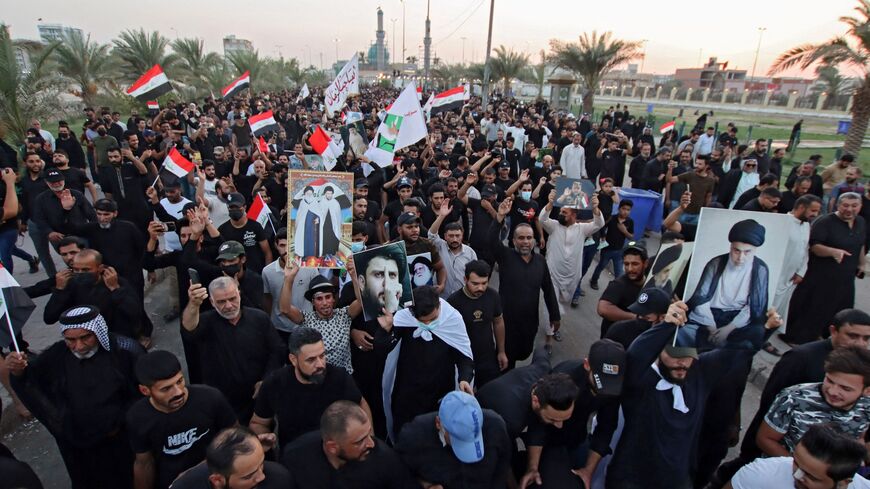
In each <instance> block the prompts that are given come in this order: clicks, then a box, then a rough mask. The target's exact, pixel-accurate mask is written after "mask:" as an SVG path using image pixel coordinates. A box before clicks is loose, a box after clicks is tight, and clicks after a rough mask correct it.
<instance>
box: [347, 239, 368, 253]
mask: <svg viewBox="0 0 870 489" xmlns="http://www.w3.org/2000/svg"><path fill="white" fill-rule="evenodd" d="M364 249H366V244H365V243H363V242H362V241H354V242H352V243H351V244H350V252H351V253H359V252H360V251H362V250H364Z"/></svg>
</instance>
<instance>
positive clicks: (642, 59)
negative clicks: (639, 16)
mask: <svg viewBox="0 0 870 489" xmlns="http://www.w3.org/2000/svg"><path fill="white" fill-rule="evenodd" d="M648 42H649V39H641V41H640V43H641V44H642V45H643V52H642V53H641V54H640V72H641V73H643V63H644V61H646V43H648Z"/></svg>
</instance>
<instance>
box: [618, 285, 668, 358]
mask: <svg viewBox="0 0 870 489" xmlns="http://www.w3.org/2000/svg"><path fill="white" fill-rule="evenodd" d="M670 305H671V294H670V293H669V292H668V291H666V290H664V289H661V288H657V287H647V288H645V289H643V290H641V291H640V295H638V296H637V300H636V301H634V304H632V305H630V306H628V310H629V311H630V312H632V313H634V314H637V317H636V318H635V319H623V320H622V321H617V322H615V323H613V324H611V325H610V327H609V328H607V334H606V335H605V336H604V337H605V338H607V339H609V340H613V341H615V342H617V343H619V344H620V345H622V347H623V348H625V349H626V350H627V349H628V347H629V346H631V343H632V342H633V341H634V340H635V339H637V337H638V336H640V335H641V333H643V332H644V331H646V330H648V329H650V328H651V327H652V325H653V324H658V323H660V322H662V321H663V320H664V318H665V313H666V312H668V306H670Z"/></svg>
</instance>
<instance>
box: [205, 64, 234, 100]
mask: <svg viewBox="0 0 870 489" xmlns="http://www.w3.org/2000/svg"><path fill="white" fill-rule="evenodd" d="M203 78H204V80H205V89H206V90H208V92H209V94H210V95H211V96H213V97H217V98H220V94H221V90H222V89H223V88H224V87H225V86H227V83H229V81H230V80H231V79H232V78H233V72H232V71H231V70H230V68H229V66H227V64H226V63H222V62H221V63H215V64H213V65H210V66H208V67H207V68H206V70H205V72H204V73H203Z"/></svg>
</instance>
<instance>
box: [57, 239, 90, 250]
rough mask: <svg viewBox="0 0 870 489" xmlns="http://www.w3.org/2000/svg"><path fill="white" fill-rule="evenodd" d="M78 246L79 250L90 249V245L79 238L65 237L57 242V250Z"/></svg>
mask: <svg viewBox="0 0 870 489" xmlns="http://www.w3.org/2000/svg"><path fill="white" fill-rule="evenodd" d="M69 245H76V246H78V247H79V250H83V249H85V248H87V247H88V243H87V242H86V241H85V240H84V239H82V238H79V237H78V236H64V237H63V238H61V239H60V241H58V242H57V248H58V249H60V248H63V247H64V246H69Z"/></svg>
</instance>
